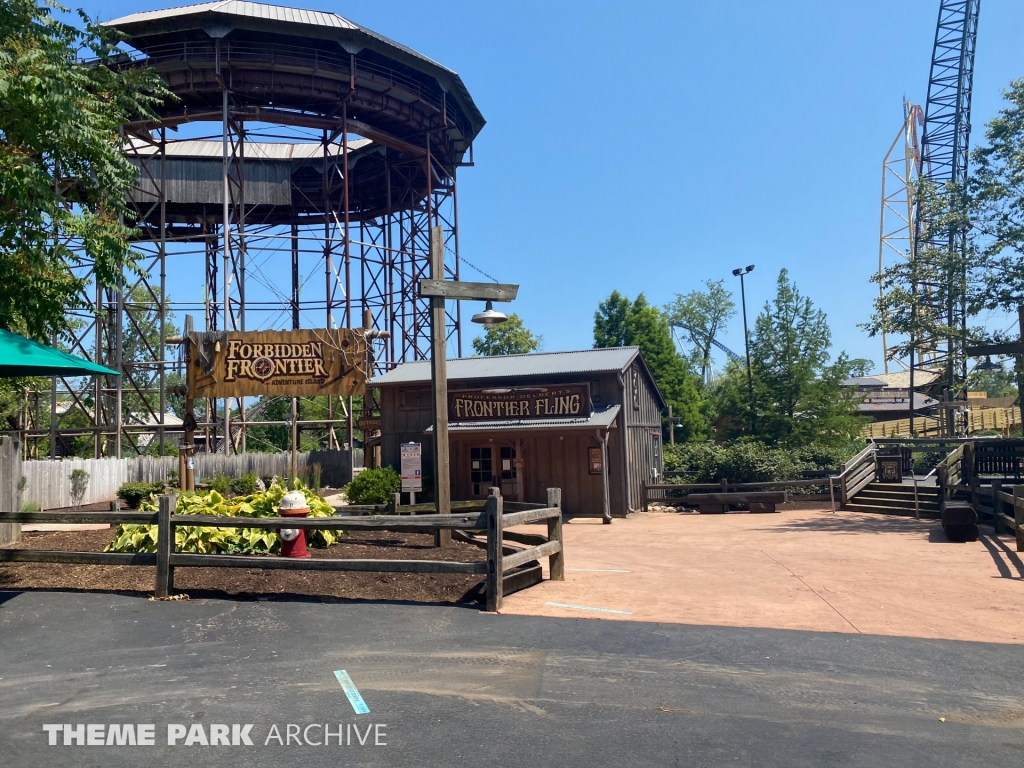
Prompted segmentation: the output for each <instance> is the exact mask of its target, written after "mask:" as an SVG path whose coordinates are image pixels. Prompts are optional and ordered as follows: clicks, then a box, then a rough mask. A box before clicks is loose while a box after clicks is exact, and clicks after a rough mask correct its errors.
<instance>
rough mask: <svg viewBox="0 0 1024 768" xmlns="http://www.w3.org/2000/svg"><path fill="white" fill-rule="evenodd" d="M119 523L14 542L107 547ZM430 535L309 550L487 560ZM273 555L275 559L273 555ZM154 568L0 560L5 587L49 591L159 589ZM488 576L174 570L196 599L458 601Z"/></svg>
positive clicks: (386, 536) (367, 537) (369, 537)
mask: <svg viewBox="0 0 1024 768" xmlns="http://www.w3.org/2000/svg"><path fill="white" fill-rule="evenodd" d="M113 536H114V529H113V528H111V529H110V530H102V531H55V532H45V533H23V534H22V540H21V542H20V543H18V544H15V545H14V546H15V547H20V548H22V549H54V550H66V551H79V552H101V551H102V550H103V548H104V547H105V546H106V545H107V544H108V543H109V542H110V541H111V540H112V539H113ZM433 542H434V538H433V535H431V534H423V533H395V532H391V531H354V532H352V534H351V535H350V536H348V537H346V538H345V539H344V540H343V541H342V543H339V544H335V545H333V546H331V547H327V548H326V549H310V554H311V555H312V556H313V557H315V558H369V559H389V560H390V559H395V560H455V561H459V562H476V561H479V560H484V559H486V553H485V552H484V550H483V549H481V548H479V547H476V546H474V545H472V544H467V543H464V542H459V541H453V542H452V546H451V547H450V548H445V549H435V548H434V546H433ZM270 557H274V556H273V555H270ZM154 570H155V569H153V568H151V567H145V566H124V565H65V564H61V563H0V589H18V590H23V589H24V590H30V589H48V590H77V591H107V592H128V593H149V594H151V593H152V592H153V581H154V577H155V574H154ZM480 582H481V577H480V576H474V575H463V574H454V573H452V574H448V573H438V574H434V573H409V574H405V573H363V572H359V571H335V572H331V571H277V570H264V569H262V568H260V569H242V568H175V570H174V586H175V589H176V591H178V592H186V593H188V594H189V596H190V597H197V598H198V597H227V596H232V597H242V598H254V597H258V596H269V595H281V596H285V595H290V596H303V595H306V596H318V597H322V598H340V599H347V600H398V601H412V602H425V603H439V602H440V603H456V602H462V601H464V600H468V599H472V598H470V597H468V596H467V593H469V592H470V591H471V590H472V589H473V588H474V587H476V585H478V584H479V583H480Z"/></svg>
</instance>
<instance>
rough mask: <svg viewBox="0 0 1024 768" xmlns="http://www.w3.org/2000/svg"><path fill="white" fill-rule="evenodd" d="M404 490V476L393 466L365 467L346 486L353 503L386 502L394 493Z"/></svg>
mask: <svg viewBox="0 0 1024 768" xmlns="http://www.w3.org/2000/svg"><path fill="white" fill-rule="evenodd" d="M401 490H402V478H401V476H399V474H398V473H397V472H396V471H395V470H394V469H393V468H391V467H380V468H379V469H364V470H363V471H362V472H360V473H359V474H358V475H356V476H355V477H354V478H353V480H352V482H351V483H349V484H348V485H346V486H345V488H344V491H345V496H346V497H347V498H348V500H349V501H350V502H351V503H352V504H384V503H385V502H386V501H387V500H388V498H389V497H390V496H391V494H393V493H398V492H399V491H401Z"/></svg>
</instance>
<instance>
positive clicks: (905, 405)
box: [857, 389, 939, 415]
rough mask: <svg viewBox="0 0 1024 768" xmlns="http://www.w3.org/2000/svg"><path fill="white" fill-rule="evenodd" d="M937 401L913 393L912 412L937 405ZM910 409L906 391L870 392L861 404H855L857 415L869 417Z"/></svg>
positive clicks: (904, 411) (922, 394)
mask: <svg viewBox="0 0 1024 768" xmlns="http://www.w3.org/2000/svg"><path fill="white" fill-rule="evenodd" d="M938 402H939V401H938V400H936V399H935V398H933V397H928V396H927V395H925V394H924V393H923V392H915V393H914V410H915V411H921V410H925V409H927V408H932V407H934V406H935V405H938ZM909 409H910V402H909V399H908V398H907V390H906V389H904V390H902V391H900V392H898V393H895V392H894V393H891V394H890V393H889V392H887V391H886V390H882V391H880V392H872V393H870V394H868V395H867V397H866V398H865V399H864V401H863V402H860V403H857V413H859V414H861V415H870V414H873V413H892V412H895V411H899V412H902V413H906V412H907V411H908V410H909Z"/></svg>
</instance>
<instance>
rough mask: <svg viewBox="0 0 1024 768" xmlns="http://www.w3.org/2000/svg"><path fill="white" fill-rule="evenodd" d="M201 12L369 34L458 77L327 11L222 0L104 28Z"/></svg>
mask: <svg viewBox="0 0 1024 768" xmlns="http://www.w3.org/2000/svg"><path fill="white" fill-rule="evenodd" d="M201 13H218V14H223V15H225V16H239V17H242V18H246V19H259V20H261V21H270V22H276V23H281V24H307V25H309V26H313V27H325V28H329V29H340V30H350V31H355V32H361V33H363V34H365V35H369V36H370V37H373V38H375V39H377V40H379V41H380V42H382V43H386V44H387V45H391V46H394V47H396V48H400V49H401V50H402V51H404V52H405V53H408V54H410V55H411V56H415V57H416V58H417V59H420V60H422V61H425V62H428V63H430V64H432V65H433V66H435V67H440V68H441V69H443V70H445V71H446V72H451V73H452V74H455V73H454V72H453V71H452V70H450V69H448V67H446V66H444V65H443V64H440V63H438V62H436V61H434V60H433V59H431V58H429V57H428V56H424V55H423V54H422V53H420V52H419V51H414V50H413V49H412V48H409V47H408V46H405V45H402V44H401V43H397V42H395V41H394V40H392V39H390V38H388V37H385V36H384V35H381V34H379V33H377V32H374V31H373V30H372V29H367V28H366V27H364V26H361V25H360V24H356V23H355V22H354V21H350V20H349V19H346V18H345V17H344V16H339V15H338V14H336V13H331V12H328V11H311V10H307V9H305V8H291V7H289V6H284V5H270V4H269V3H251V2H247V0H221V1H220V2H213V3H197V4H195V5H181V6H178V7H176V8H164V9H162V10H159V11H142V12H141V13H132V14H129V15H128V16H122V17H121V18H119V19H113V20H111V21H107V22H104V24H103V26H105V27H114V28H116V29H123V30H125V31H126V32H129V33H130V32H131V30H130V27H131V26H133V25H140V24H146V23H151V22H155V21H156V22H158V21H163V20H168V19H176V18H181V17H184V16H195V15H197V14H201Z"/></svg>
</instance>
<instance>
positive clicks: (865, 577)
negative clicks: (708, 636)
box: [503, 509, 1024, 643]
mask: <svg viewBox="0 0 1024 768" xmlns="http://www.w3.org/2000/svg"><path fill="white" fill-rule="evenodd" d="M524 530H525V527H524ZM564 531H565V546H566V568H567V572H566V580H565V581H564V582H550V581H545V582H544V583H543V584H540V585H538V586H535V587H532V588H531V589H529V590H526V591H524V592H520V593H517V594H515V595H512V596H510V597H508V598H506V600H505V605H504V609H503V613H508V614H520V615H531V616H560V617H569V616H575V617H580V618H593V619H608V620H617V621H643V622H660V623H675V624H697V625H717V626H732V627H762V628H770V629H795V630H810V631H818V632H844V633H863V634H876V635H891V636H903V637H921V638H941V639H947V640H973V641H985V642H995V643H1021V642H1024V611H1022V610H1021V607H1022V605H1024V562H1022V559H1021V556H1019V555H1018V554H1017V552H1016V551H1015V549H1016V546H1015V543H1014V540H1013V539H1012V537H1010V536H1000V537H998V538H996V537H994V536H993V535H992V529H991V528H988V527H983V528H982V535H981V539H980V540H979V541H977V542H975V543H971V544H951V543H949V542H947V541H946V538H945V535H944V534H943V533H942V528H941V526H940V525H939V524H938V522H936V521H930V520H921V521H916V520H914V519H913V518H901V517H889V516H883V515H871V514H863V513H854V512H838V513H836V514H835V515H833V514H832V513H831V511H828V510H824V509H819V510H799V511H786V512H781V513H778V514H762V515H749V514H730V515H684V514H677V513H661V512H651V513H641V514H637V515H634V516H633V517H630V518H629V519H626V520H616V521H615V522H614V524H612V525H610V526H609V525H601V523H600V521H599V520H592V519H576V520H573V521H571V522H568V523H567V524H566V525H565V527H564ZM1022 555H1024V553H1022ZM545 565H546V563H545ZM546 575H547V574H546V573H545V576H546ZM550 603H560V604H562V605H563V606H564V605H570V606H578V607H575V608H566V607H560V606H553V605H550ZM585 608H596V609H605V610H603V611H599V610H585ZM609 611H611V612H609Z"/></svg>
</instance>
